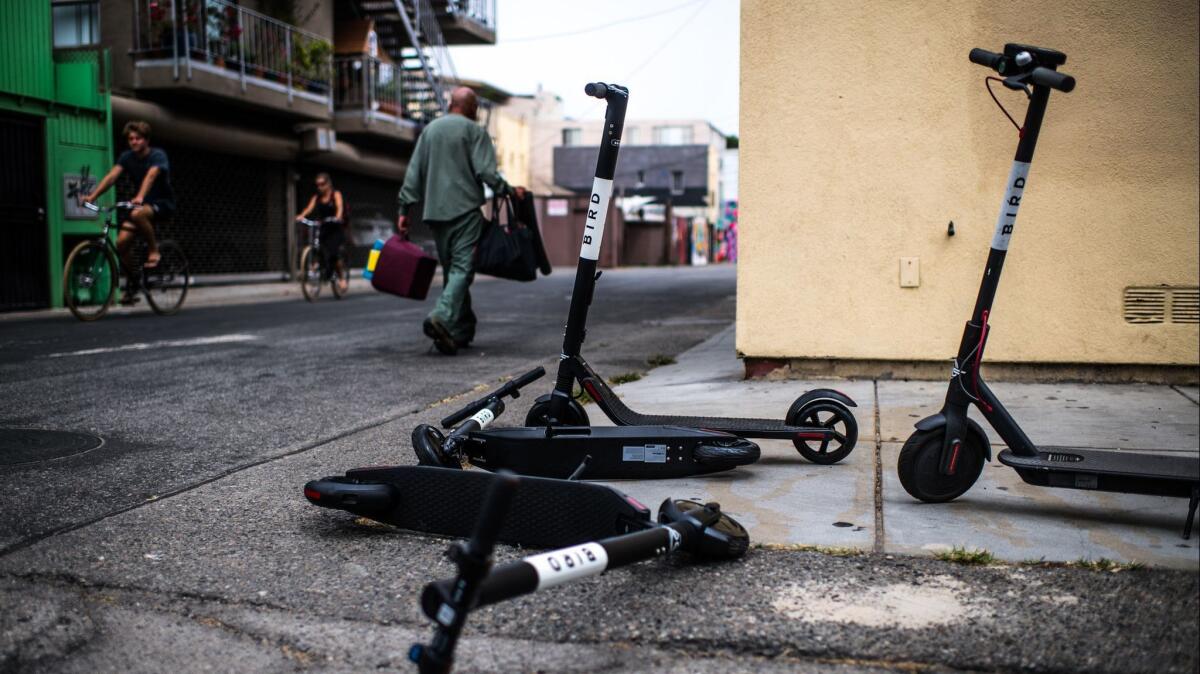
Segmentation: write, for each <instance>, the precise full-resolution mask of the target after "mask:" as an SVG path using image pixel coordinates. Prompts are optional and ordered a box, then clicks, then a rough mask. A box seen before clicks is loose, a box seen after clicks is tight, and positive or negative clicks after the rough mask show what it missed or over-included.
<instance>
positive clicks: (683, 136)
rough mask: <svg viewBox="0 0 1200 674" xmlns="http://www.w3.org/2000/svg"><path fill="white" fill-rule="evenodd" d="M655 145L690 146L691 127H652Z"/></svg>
mask: <svg viewBox="0 0 1200 674" xmlns="http://www.w3.org/2000/svg"><path fill="white" fill-rule="evenodd" d="M654 144H655V145H691V144H692V127H690V126H656V127H654Z"/></svg>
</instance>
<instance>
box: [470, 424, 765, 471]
mask: <svg viewBox="0 0 1200 674" xmlns="http://www.w3.org/2000/svg"><path fill="white" fill-rule="evenodd" d="M463 453H464V454H465V455H466V457H467V459H468V460H469V461H470V462H471V463H472V464H473V465H476V466H479V467H480V468H484V469H487V470H499V469H501V468H504V469H507V470H511V471H513V472H515V473H519V474H521V475H539V476H543V477H555V478H566V477H570V476H571V475H573V474H575V471H576V469H578V468H579V467H580V465H581V464H582V463H583V462H584V460H585V459H586V460H587V465H586V467H585V468H584V469H583V471H582V472H581V473H579V474H578V476H577V477H578V478H579V479H584V480H621V479H665V478H677V477H687V476H689V475H699V474H704V473H714V472H717V471H722V470H729V469H731V468H734V467H736V466H739V465H745V464H749V463H754V462H755V461H757V460H758V457H759V455H760V451H759V448H758V445H755V444H754V443H752V442H750V441H749V440H744V439H742V438H740V437H737V436H735V435H730V434H727V433H715V432H712V431H706V430H701V429H696V428H681V427H675V426H556V427H521V428H499V429H488V430H486V431H481V432H477V433H472V434H471V437H470V440H469V441H468V442H467V443H465V444H464V445H463Z"/></svg>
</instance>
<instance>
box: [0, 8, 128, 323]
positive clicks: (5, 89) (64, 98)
mask: <svg viewBox="0 0 1200 674" xmlns="http://www.w3.org/2000/svg"><path fill="white" fill-rule="evenodd" d="M110 72H111V69H110V63H109V56H108V52H107V51H106V50H102V49H92V50H59V51H55V50H54V49H53V43H52V39H51V15H50V3H49V2H47V1H46V0H0V109H4V110H9V111H12V112H17V113H21V114H24V115H30V116H34V117H41V118H42V119H43V129H44V134H45V138H44V154H45V165H46V178H45V179H46V205H45V209H46V223H47V236H48V237H49V260H48V270H47V273H48V274H49V279H50V297H49V298H47V299H48V300H49V302H50V304H51V306H56V307H57V306H62V267H63V263H64V262H65V258H66V255H67V253H69V252H70V250H69V249H67V250H64V247H65V244H66V243H69V242H71V241H74V240H75V237H81V236H86V235H89V234H92V235H94V234H96V233H98V232H99V230H100V222H99V220H98V219H97V218H95V217H92V218H85V219H71V218H68V214H67V213H66V208H65V205H64V180H65V178H64V176H69V175H75V174H78V173H79V169H80V167H83V166H89V167H90V168H91V173H92V175H93V176H103V175H104V173H105V172H107V170H108V168H109V167H110V166H112V162H113V153H112V106H111V103H110V94H109V81H110ZM106 197H107V198H109V199H111V193H110V195H106Z"/></svg>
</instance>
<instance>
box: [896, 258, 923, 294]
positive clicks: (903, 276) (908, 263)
mask: <svg viewBox="0 0 1200 674" xmlns="http://www.w3.org/2000/svg"><path fill="white" fill-rule="evenodd" d="M920 285H921V258H919V257H902V258H900V287H901V288H916V287H919V286H920Z"/></svg>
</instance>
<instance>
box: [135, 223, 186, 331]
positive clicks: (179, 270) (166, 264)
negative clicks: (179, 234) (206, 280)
mask: <svg viewBox="0 0 1200 674" xmlns="http://www.w3.org/2000/svg"><path fill="white" fill-rule="evenodd" d="M158 252H159V254H160V255H162V257H160V258H159V260H158V264H157V265H155V266H154V267H151V268H150V269H147V268H146V267H144V266H143V267H142V292H144V293H146V300H148V301H149V302H150V308H151V309H153V310H154V313H156V314H158V315H159V316H170V315H171V314H173V313H175V312H177V311H179V308H180V307H182V306H183V299H184V298H185V297H187V293H188V286H189V285H191V281H192V274H191V271H190V270H189V269H188V261H187V257H186V256H185V255H184V254H183V249H182V248H180V247H179V244H177V243H175V242H174V241H170V240H168V241H163V242H161V243H159V244H158Z"/></svg>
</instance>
